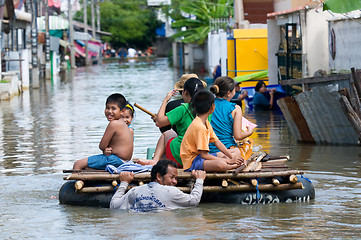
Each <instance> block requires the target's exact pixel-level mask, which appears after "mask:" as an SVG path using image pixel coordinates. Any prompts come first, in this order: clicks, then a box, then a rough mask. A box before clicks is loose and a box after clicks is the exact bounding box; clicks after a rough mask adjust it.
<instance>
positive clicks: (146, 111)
mask: <svg viewBox="0 0 361 240" xmlns="http://www.w3.org/2000/svg"><path fill="white" fill-rule="evenodd" d="M134 106H136V107H137V108H139V109H140V110H142V111H143V112H145V113H147V114H149V115H150V116H152V117H155V114H154V113H152V112H150V111H148V110H147V109H145V108H143V107H141V106H139V105H138V104H136V103H134Z"/></svg>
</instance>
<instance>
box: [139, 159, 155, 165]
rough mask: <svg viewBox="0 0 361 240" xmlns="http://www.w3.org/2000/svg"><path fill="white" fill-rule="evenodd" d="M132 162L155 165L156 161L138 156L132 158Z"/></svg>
mask: <svg viewBox="0 0 361 240" xmlns="http://www.w3.org/2000/svg"><path fill="white" fill-rule="evenodd" d="M133 162H135V163H138V164H140V165H155V164H156V163H157V161H154V160H146V159H139V158H135V159H133Z"/></svg>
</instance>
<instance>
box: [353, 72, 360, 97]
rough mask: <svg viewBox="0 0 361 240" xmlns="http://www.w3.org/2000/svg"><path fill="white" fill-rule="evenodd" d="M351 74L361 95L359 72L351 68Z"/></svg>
mask: <svg viewBox="0 0 361 240" xmlns="http://www.w3.org/2000/svg"><path fill="white" fill-rule="evenodd" d="M351 75H352V80H353V83H354V86H355V88H356V91H357V94H358V96H361V79H360V77H359V76H358V74H357V73H356V70H355V68H351Z"/></svg>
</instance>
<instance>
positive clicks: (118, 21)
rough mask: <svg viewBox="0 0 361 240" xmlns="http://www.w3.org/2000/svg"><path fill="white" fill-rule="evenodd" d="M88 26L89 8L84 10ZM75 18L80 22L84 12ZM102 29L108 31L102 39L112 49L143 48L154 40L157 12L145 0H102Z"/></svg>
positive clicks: (159, 23) (157, 24) (158, 24)
mask: <svg viewBox="0 0 361 240" xmlns="http://www.w3.org/2000/svg"><path fill="white" fill-rule="evenodd" d="M87 16H88V24H89V23H90V22H91V13H90V6H89V7H88V9H87ZM75 18H76V19H77V20H78V21H81V22H83V10H81V11H79V12H77V14H76V16H75ZM100 24H101V30H102V31H106V32H110V33H111V34H112V35H111V36H103V37H102V40H103V41H106V42H109V43H110V44H111V45H112V46H113V47H115V48H117V47H121V46H125V47H128V46H129V47H135V48H141V49H144V48H146V47H148V46H150V45H151V44H152V42H153V41H154V40H155V36H156V34H155V30H156V28H158V27H159V26H160V25H161V22H160V21H158V20H157V15H156V13H155V12H154V11H153V10H152V9H151V8H148V7H147V1H146V0H132V1H128V0H112V1H110V0H105V1H104V2H101V3H100Z"/></svg>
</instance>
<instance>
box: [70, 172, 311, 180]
mask: <svg viewBox="0 0 361 240" xmlns="http://www.w3.org/2000/svg"><path fill="white" fill-rule="evenodd" d="M303 173H304V172H302V171H299V170H287V171H267V172H262V171H260V172H242V173H238V174H236V175H235V174H233V173H232V172H230V173H207V174H206V181H207V180H212V179H227V178H230V179H233V180H234V179H244V178H267V177H285V176H290V175H292V174H294V175H297V174H303ZM191 178H192V175H191V173H190V172H183V170H179V172H178V179H191ZM63 179H64V180H83V181H91V180H93V181H97V180H103V181H112V180H119V175H118V174H110V173H72V174H70V175H67V176H64V178H63ZM134 180H135V181H150V173H149V172H147V173H139V174H136V175H135V176H134Z"/></svg>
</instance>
